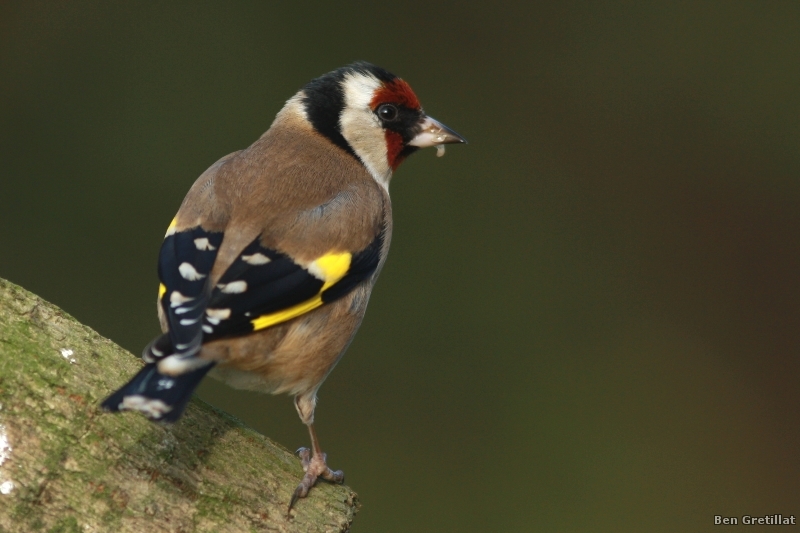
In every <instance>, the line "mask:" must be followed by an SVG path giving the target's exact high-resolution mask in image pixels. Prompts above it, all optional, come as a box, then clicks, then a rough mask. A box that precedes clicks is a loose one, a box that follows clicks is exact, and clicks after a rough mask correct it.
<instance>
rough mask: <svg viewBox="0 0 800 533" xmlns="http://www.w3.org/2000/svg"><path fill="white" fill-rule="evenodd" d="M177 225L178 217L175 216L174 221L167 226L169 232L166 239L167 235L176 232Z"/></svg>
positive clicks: (167, 235)
mask: <svg viewBox="0 0 800 533" xmlns="http://www.w3.org/2000/svg"><path fill="white" fill-rule="evenodd" d="M177 226H178V217H175V218H173V219H172V222H170V223H169V226H168V227H167V233H166V234H165V235H164V238H165V239H166V238H167V237H169V236H170V235H172V234H173V233H175V228H176V227H177Z"/></svg>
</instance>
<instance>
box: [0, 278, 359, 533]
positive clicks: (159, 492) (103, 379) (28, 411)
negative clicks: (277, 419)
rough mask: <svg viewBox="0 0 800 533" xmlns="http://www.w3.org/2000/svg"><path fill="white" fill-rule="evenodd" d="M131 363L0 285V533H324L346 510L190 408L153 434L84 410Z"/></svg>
mask: <svg viewBox="0 0 800 533" xmlns="http://www.w3.org/2000/svg"><path fill="white" fill-rule="evenodd" d="M140 365H141V362H140V361H139V359H138V358H136V357H134V356H132V355H131V354H130V353H128V352H126V351H125V350H123V349H122V348H120V347H119V346H117V345H116V344H114V343H113V342H111V341H109V340H107V339H105V338H103V337H101V336H100V335H98V334H97V333H96V332H95V331H93V330H91V329H89V328H88V327H86V326H84V325H82V324H80V323H78V322H77V321H76V320H75V319H74V318H72V317H71V316H69V315H67V314H66V313H64V312H63V311H61V310H60V309H58V308H57V307H55V306H54V305H52V304H50V303H48V302H45V301H44V300H42V299H40V298H38V297H37V296H35V295H33V294H31V293H29V292H27V291H25V290H24V289H22V288H20V287H18V286H16V285H14V284H12V283H9V282H8V281H5V280H2V279H0V532H3V533H11V532H25V533H27V532H31V531H59V532H73V531H74V532H82V533H84V532H105V531H114V532H119V533H123V532H136V533H140V532H142V531H147V532H161V531H163V532H170V533H173V532H186V533H188V532H194V531H198V532H201V531H208V532H212V531H213V532H239V531H247V532H250V531H279V532H292V531H298V532H299V531H302V532H312V531H320V532H322V531H324V532H337V531H347V530H348V529H349V527H350V524H351V523H352V520H353V517H354V515H355V513H356V511H357V509H358V506H359V505H358V501H357V496H356V494H355V493H354V492H353V491H352V490H351V489H350V488H348V487H346V486H337V485H331V484H328V483H324V482H320V483H319V485H317V487H316V488H314V490H313V491H312V493H311V494H310V495H309V497H308V498H306V499H304V500H301V501H300V502H298V504H297V505H296V506H295V509H294V510H293V511H292V517H291V518H288V517H287V516H286V508H287V505H288V502H289V499H290V498H291V495H292V491H293V490H294V488H295V487H296V486H297V483H298V482H299V481H300V479H301V477H302V474H303V472H302V469H301V467H300V464H299V461H298V460H297V458H296V457H294V456H293V455H292V454H291V453H290V452H289V451H288V450H286V449H284V448H283V447H281V446H279V445H277V444H275V443H273V442H272V441H270V440H269V439H267V438H266V437H264V436H262V435H260V434H258V433H256V432H255V431H253V430H252V429H249V428H247V427H245V426H244V425H243V424H242V423H241V422H239V421H238V420H236V419H234V418H232V417H231V416H229V415H226V414H225V413H222V412H220V411H218V410H217V409H215V408H213V407H211V406H210V405H208V404H206V403H203V402H202V401H200V400H198V399H196V398H195V399H194V400H192V402H191V404H190V405H189V408H188V409H187V411H186V414H185V415H184V417H183V419H182V420H181V421H180V422H179V423H177V424H175V425H172V426H165V425H158V424H154V423H152V422H149V421H147V420H146V419H144V417H142V416H140V415H137V414H135V413H124V414H122V415H110V414H104V413H102V412H101V411H100V410H99V409H98V407H97V405H98V402H99V401H100V400H102V399H103V398H104V397H105V396H106V395H108V394H109V393H110V392H111V391H112V390H114V388H115V387H117V386H119V385H120V384H122V383H124V382H125V381H126V380H127V379H128V378H129V377H130V376H131V375H133V373H134V372H136V371H137V369H138V368H139V367H140Z"/></svg>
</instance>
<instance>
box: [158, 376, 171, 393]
mask: <svg viewBox="0 0 800 533" xmlns="http://www.w3.org/2000/svg"><path fill="white" fill-rule="evenodd" d="M174 386H175V380H174V379H170V378H161V379H159V380H158V390H167V389H171V388H172V387H174Z"/></svg>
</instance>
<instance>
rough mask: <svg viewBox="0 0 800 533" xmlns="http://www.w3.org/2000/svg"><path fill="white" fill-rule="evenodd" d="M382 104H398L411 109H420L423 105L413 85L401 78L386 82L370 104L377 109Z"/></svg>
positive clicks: (376, 92)
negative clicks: (413, 89) (412, 87)
mask: <svg viewBox="0 0 800 533" xmlns="http://www.w3.org/2000/svg"><path fill="white" fill-rule="evenodd" d="M381 104H397V105H401V106H405V107H407V108H409V109H420V107H421V106H420V104H419V100H417V95H416V94H414V91H412V90H411V86H410V85H409V84H407V83H406V82H404V81H403V80H401V79H400V78H396V79H394V80H392V81H390V82H389V83H384V84H383V87H381V88H380V89H378V90H377V91H375V95H374V96H373V97H372V101H371V102H370V103H369V105H370V107H371V108H372V109H376V108H377V107H378V106H379V105H381Z"/></svg>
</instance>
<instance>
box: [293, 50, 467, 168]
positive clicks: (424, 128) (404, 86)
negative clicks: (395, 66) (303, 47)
mask: <svg viewBox="0 0 800 533" xmlns="http://www.w3.org/2000/svg"><path fill="white" fill-rule="evenodd" d="M298 96H299V97H300V99H301V102H302V105H303V107H304V110H305V114H306V117H307V118H308V120H309V122H311V124H312V125H313V126H314V128H315V129H316V130H317V131H318V132H319V133H321V134H322V135H325V136H326V137H327V138H328V139H330V140H331V141H332V142H333V143H334V144H335V145H336V146H338V147H339V148H341V149H343V150H344V151H346V152H347V153H349V154H351V155H353V156H354V157H356V158H358V159H359V160H360V161H361V162H362V163H363V164H364V166H366V167H367V169H368V170H369V171H370V173H371V174H372V175H373V176H374V177H375V178H376V179H378V180H379V181H380V182H382V183H384V184H388V181H389V178H390V177H391V175H392V171H393V170H395V169H396V168H397V167H398V166H399V165H400V163H401V162H402V161H403V160H404V159H405V158H406V157H408V156H409V155H410V154H412V153H413V152H415V151H417V150H418V149H419V148H425V147H428V146H436V147H437V148H438V149H439V150H440V151H439V153H440V154H441V153H442V152H443V150H444V147H443V146H442V145H444V144H449V143H465V142H467V141H466V140H465V139H464V138H463V137H461V136H460V135H459V134H457V133H456V132H454V131H453V130H451V129H450V128H448V127H447V126H445V125H444V124H442V123H441V122H439V121H437V120H435V119H433V118H431V117H429V116H427V115H426V114H425V112H424V111H423V110H422V106H421V105H420V103H419V100H418V99H417V96H416V95H415V94H414V91H413V90H412V89H411V87H410V86H409V85H408V83H406V82H405V81H403V80H402V79H400V78H398V77H397V76H395V75H394V74H392V73H390V72H388V71H386V70H384V69H382V68H380V67H376V66H375V65H372V64H370V63H366V62H358V63H353V64H351V65H348V66H346V67H342V68H340V69H337V70H334V71H333V72H329V73H328V74H325V75H323V76H320V77H319V78H316V79H314V80H312V81H311V82H309V83H308V84H307V85H306V86H305V87H304V88H303V90H302V91H301V92H300V93H299V94H298Z"/></svg>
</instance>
